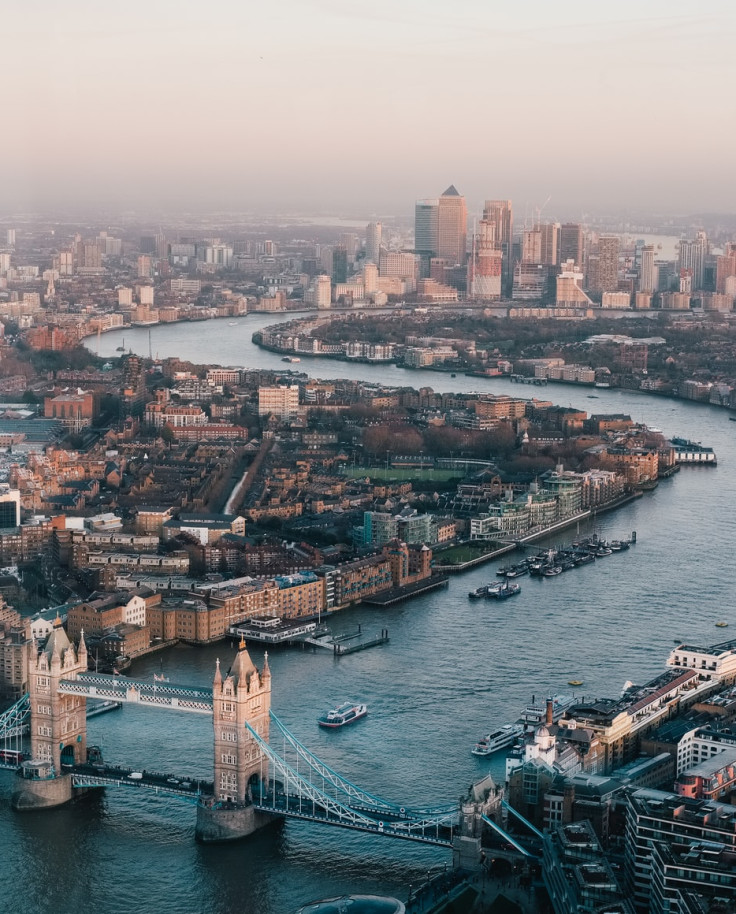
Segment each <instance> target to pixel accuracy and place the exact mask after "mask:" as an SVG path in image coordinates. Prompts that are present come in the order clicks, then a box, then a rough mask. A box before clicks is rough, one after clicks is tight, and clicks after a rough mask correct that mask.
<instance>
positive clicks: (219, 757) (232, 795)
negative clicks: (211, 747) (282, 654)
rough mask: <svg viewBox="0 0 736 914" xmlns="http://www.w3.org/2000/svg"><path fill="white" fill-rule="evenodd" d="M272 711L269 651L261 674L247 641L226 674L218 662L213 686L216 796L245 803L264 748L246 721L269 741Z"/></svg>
mask: <svg viewBox="0 0 736 914" xmlns="http://www.w3.org/2000/svg"><path fill="white" fill-rule="evenodd" d="M270 710H271V670H270V669H269V666H268V654H266V655H265V658H264V662H263V670H262V671H261V672H260V673H259V672H258V670H257V669H256V666H255V664H254V663H253V661H252V660H251V657H250V654H249V653H248V651H247V649H246V646H245V641H244V640H242V639H241V641H240V647H239V650H238V653H237V656H236V657H235V661H234V663H233V665H232V666H231V667H230V669H229V670H228V672H227V673H226V674H225V676H224V677H223V675H222V673H221V672H220V661H219V660H218V661H217V667H216V670H215V679H214V682H213V685H212V721H213V726H214V731H215V799H217V800H229V801H231V802H234V803H245V802H246V801H247V800H248V788H249V785H250V781H251V778H252V777H253V776H254V775H255V776H259V775H260V773H261V751H260V749H259V748H258V745H257V744H256V741H255V740H254V739H253V737H252V736H251V735H250V733H249V732H248V731H247V730H246V728H245V722H246V721H247V722H248V723H249V724H250V725H251V727H253V729H254V730H255V731H256V733H257V734H258V735H259V736H260V737H261V738H262V739H265V740H268V732H269V712H270Z"/></svg>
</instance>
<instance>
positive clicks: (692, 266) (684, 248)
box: [679, 232, 708, 291]
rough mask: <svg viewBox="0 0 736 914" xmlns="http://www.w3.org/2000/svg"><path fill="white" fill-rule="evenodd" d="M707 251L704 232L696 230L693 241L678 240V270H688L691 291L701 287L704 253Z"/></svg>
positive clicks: (706, 240) (706, 239)
mask: <svg viewBox="0 0 736 914" xmlns="http://www.w3.org/2000/svg"><path fill="white" fill-rule="evenodd" d="M707 253H708V238H707V236H706V234H705V232H698V234H697V236H696V238H695V240H694V241H681V242H680V263H679V267H680V270H690V272H691V274H692V278H693V279H692V283H693V291H695V290H696V289H702V288H703V273H704V270H705V255H706V254H707Z"/></svg>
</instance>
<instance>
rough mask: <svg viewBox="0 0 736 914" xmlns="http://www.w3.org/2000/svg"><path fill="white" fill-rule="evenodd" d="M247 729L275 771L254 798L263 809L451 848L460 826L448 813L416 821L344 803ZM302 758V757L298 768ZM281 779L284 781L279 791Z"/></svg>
mask: <svg viewBox="0 0 736 914" xmlns="http://www.w3.org/2000/svg"><path fill="white" fill-rule="evenodd" d="M245 726H246V728H247V730H248V732H249V733H250V735H251V736H252V737H253V739H254V740H255V741H256V743H257V745H258V746H259V748H260V749H261V752H262V754H263V757H264V758H265V759H267V760H268V761H269V762H270V764H271V766H272V769H273V775H274V777H273V778H268V777H266V778H265V779H264V777H263V775H261V779H260V784H259V786H258V791H257V792H258V796H254V797H253V802H254V805H255V806H256V807H258V808H259V809H261V810H264V811H267V812H274V813H279V814H281V815H286V816H291V817H294V818H301V819H309V820H311V821H319V822H326V823H328V824H332V825H339V826H342V827H343V828H354V829H358V830H360V831H368V832H372V833H374V834H383V835H387V836H390V837H395V838H404V839H407V840H410V841H421V842H424V843H425V844H439V845H443V846H449V845H450V844H451V843H452V837H453V834H454V830H455V826H456V823H455V822H449V821H448V818H449V817H448V815H447V814H446V813H445V814H443V815H441V816H434V817H431V816H427V817H422V818H413V817H411V816H407V815H406V813H404V814H403V815H402V814H401V813H400V812H398V809H397V812H396V813H392V812H391V811H390V810H389V809H383V810H377V809H375V810H373V811H372V812H373V814H372V815H371V814H369V812H368V811H367V810H365V809H363V808H361V807H360V806H355V807H353V806H351V805H350V804H349V803H347V802H340V801H339V800H337V799H335V798H334V797H331V796H330V795H329V794H327V793H325V792H324V791H323V790H321V789H320V788H319V787H316V786H315V785H314V784H312V782H311V781H310V780H309V779H308V778H306V777H305V776H304V775H302V774H301V773H300V772H299V771H298V770H297V769H295V768H293V767H292V766H291V765H289V764H288V762H286V761H285V760H284V759H283V758H281V756H280V755H278V754H277V753H276V751H275V750H274V749H273V748H272V746H270V745H269V743H267V742H266V741H265V740H264V739H263V738H262V737H261V736H260V735H259V734H258V733H257V732H256V731H255V730H254V729H253V728H252V727H251V726H250V725H249V724H248V723H247V722H246V724H245ZM299 758H300V755H299V754H298V755H297V765H298V760H299ZM310 767H311V766H310ZM279 778H281V779H283V781H282V783H281V786H280V788H279V789H277V779H279ZM379 817H380V818H379Z"/></svg>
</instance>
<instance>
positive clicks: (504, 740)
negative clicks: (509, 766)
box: [470, 724, 524, 755]
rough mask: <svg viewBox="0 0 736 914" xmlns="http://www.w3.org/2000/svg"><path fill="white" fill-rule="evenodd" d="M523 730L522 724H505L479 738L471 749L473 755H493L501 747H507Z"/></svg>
mask: <svg viewBox="0 0 736 914" xmlns="http://www.w3.org/2000/svg"><path fill="white" fill-rule="evenodd" d="M523 732H524V727H523V725H522V724H504V726H503V727H499V729H498V730H494V731H493V732H492V733H489V734H488V735H487V736H484V737H483V738H482V739H479V740H478V742H477V743H476V744H475V746H473V748H472V749H471V750H470V751H471V752H472V753H473V755H491V754H492V753H494V752H498V751H499V750H500V749H506V748H507V747H508V746H510V745H511V744H512V743H513V742H514V740H515V739H516V738H517V737H519V736H521V734H522V733H523Z"/></svg>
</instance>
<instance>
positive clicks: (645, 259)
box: [639, 244, 659, 293]
mask: <svg viewBox="0 0 736 914" xmlns="http://www.w3.org/2000/svg"><path fill="white" fill-rule="evenodd" d="M658 286H659V269H658V268H657V264H656V263H655V262H654V245H653V244H645V245H644V247H643V248H642V249H641V266H640V268H639V291H640V292H650V293H651V292H656V291H657V288H658Z"/></svg>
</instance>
